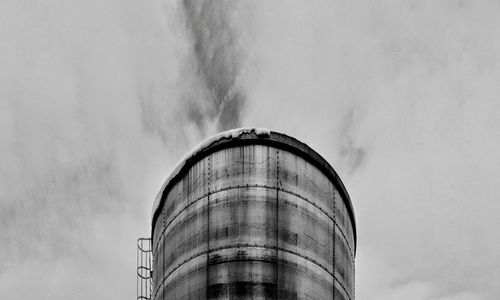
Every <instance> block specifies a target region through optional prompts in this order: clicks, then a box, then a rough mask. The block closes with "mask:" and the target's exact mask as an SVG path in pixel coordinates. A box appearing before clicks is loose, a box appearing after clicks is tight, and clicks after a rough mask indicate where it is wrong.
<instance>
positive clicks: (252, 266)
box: [153, 140, 355, 300]
mask: <svg viewBox="0 0 500 300" xmlns="http://www.w3.org/2000/svg"><path fill="white" fill-rule="evenodd" d="M283 148H286V147H279V146H276V145H272V143H271V144H269V145H266V143H255V144H253V143H252V142H251V141H250V142H249V141H248V140H246V143H243V144H239V145H230V144H228V146H227V147H219V148H218V149H215V150H213V149H212V150H213V151H209V152H207V153H206V154H200V155H198V157H196V159H195V160H194V161H191V162H190V163H189V164H187V165H186V166H185V168H184V171H183V172H181V173H179V176H177V178H176V179H175V180H173V181H172V182H171V183H170V184H169V185H168V186H167V188H166V189H165V191H164V192H163V196H162V197H163V199H162V202H161V203H160V205H159V207H158V208H157V210H156V213H155V217H154V224H153V225H154V226H153V251H154V252H153V255H154V275H153V280H154V282H153V286H154V290H153V295H154V299H265V298H267V299H269V298H271V299H338V300H343V299H354V252H355V229H354V228H355V226H354V223H353V222H354V221H353V220H352V218H353V217H352V209H351V206H350V202H347V204H346V201H345V199H343V197H342V194H343V193H342V191H340V190H339V189H338V183H337V184H336V183H334V182H332V180H331V178H329V176H327V175H328V173H326V174H325V172H324V171H321V170H320V169H319V168H318V167H316V166H315V165H313V164H312V163H311V159H308V156H304V155H298V154H297V153H296V152H295V151H293V150H294V149H293V147H291V148H288V149H283ZM330 177H331V176H330ZM350 210H351V212H350Z"/></svg>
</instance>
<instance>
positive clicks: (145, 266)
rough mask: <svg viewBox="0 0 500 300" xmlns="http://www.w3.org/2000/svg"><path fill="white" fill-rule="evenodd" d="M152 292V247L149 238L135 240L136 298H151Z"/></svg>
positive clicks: (143, 299) (144, 299)
mask: <svg viewBox="0 0 500 300" xmlns="http://www.w3.org/2000/svg"><path fill="white" fill-rule="evenodd" d="M152 294H153V248H152V245H151V239H150V238H140V239H138V240H137V300H151V296H152Z"/></svg>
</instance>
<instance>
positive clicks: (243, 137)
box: [151, 127, 357, 252]
mask: <svg viewBox="0 0 500 300" xmlns="http://www.w3.org/2000/svg"><path fill="white" fill-rule="evenodd" d="M242 145H268V146H273V147H276V148H278V149H283V150H286V151H289V152H291V153H294V154H296V155H299V156H300V157H302V158H304V159H305V160H307V161H308V162H309V163H311V164H313V165H314V166H315V167H317V168H318V169H319V170H321V171H322V172H323V173H324V174H325V175H326V176H327V178H328V179H329V180H331V182H332V183H333V184H334V186H335V188H336V189H337V190H338V191H339V193H340V195H341V196H342V199H343V200H344V202H345V204H346V207H347V210H348V213H349V216H350V218H351V220H352V227H353V234H354V251H355V252H356V248H357V231H356V218H355V215H354V209H353V206H352V202H351V198H350V196H349V193H348V192H347V190H346V188H345V186H344V183H343V182H342V180H341V179H340V177H339V175H338V174H337V172H336V171H335V170H334V169H333V167H332V166H331V165H330V164H329V163H328V162H327V161H326V159H324V158H323V157H322V156H321V155H320V154H319V153H317V152H316V151H314V150H313V149H312V148H311V147H309V146H308V145H307V144H305V143H303V142H301V141H299V140H297V139H295V138H293V137H291V136H288V135H286V134H284V133H280V132H276V131H271V130H269V129H266V128H254V127H245V128H237V129H232V130H228V131H224V132H221V133H219V134H216V135H214V136H212V137H210V138H208V139H205V140H204V141H202V142H201V143H200V144H198V145H197V146H195V147H194V148H193V149H192V150H191V151H190V152H188V153H187V154H186V155H184V157H183V158H181V159H180V160H179V162H178V164H177V166H176V167H175V168H174V170H173V172H172V173H171V174H170V176H169V177H168V179H167V180H166V181H165V183H164V184H163V185H162V187H161V189H160V191H159V193H158V195H157V196H156V198H155V201H154V203H153V211H152V221H151V223H152V224H151V235H153V232H154V225H155V220H156V218H157V217H158V215H159V213H160V211H159V208H160V207H161V206H162V205H163V201H164V199H165V195H166V194H165V191H168V190H170V188H171V187H172V186H173V184H174V183H175V182H177V180H179V179H180V178H181V177H182V176H183V175H184V174H185V172H187V170H189V168H190V167H191V166H192V165H193V164H194V163H195V162H197V161H198V160H200V159H201V158H203V157H205V156H207V155H209V154H211V153H213V152H215V151H218V150H220V149H224V148H230V147H238V146H242Z"/></svg>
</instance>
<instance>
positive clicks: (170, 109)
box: [0, 0, 500, 300]
mask: <svg viewBox="0 0 500 300" xmlns="http://www.w3.org/2000/svg"><path fill="white" fill-rule="evenodd" d="M239 126H257V127H267V128H270V129H272V130H276V131H281V132H284V133H286V134H288V135H291V136H294V137H296V138H298V139H300V140H302V141H304V142H306V143H308V144H309V145H310V146H311V147H312V148H314V149H315V150H316V151H318V152H319V153H320V154H322V155H323V156H324V157H325V158H326V159H327V160H328V161H329V162H330V163H331V164H332V166H333V167H334V168H335V169H336V170H337V172H338V173H339V175H340V177H341V178H342V179H343V181H344V183H345V185H346V187H347V190H348V191H349V193H350V195H351V198H352V201H353V205H354V209H355V214H356V216H357V224H358V247H357V249H358V252H357V259H356V299H358V300H392V299H395V300H400V299H407V300H421V299H433V300H438V299H439V300H465V299H474V300H475V299H477V300H479V299H481V300H483V299H491V300H493V299H500V234H499V233H498V230H499V228H500V217H499V215H500V199H499V198H500V196H499V195H500V2H499V1H490V0H481V1H467V0H463V1H451V0H450V1H444V0H443V1H436V0H428V1H424V0H419V1H401V0H397V1H396V0H394V1H380V0H378V1H331V0H328V1H326V0H325V1H319V0H311V1H305V0H301V1H298V0H297V1H292V0H288V1H284V0H281V1H278V0H273V1H264V0H259V1H257V0H248V1H218V2H215V1H201V0H200V1H173V0H172V1H167V0H152V1H132V0H106V1H103V0H81V1H75V0H73V1H68V0H45V1H19V0H2V1H0V157H1V163H0V238H1V242H0V294H1V295H2V296H1V297H2V298H4V299H14V298H16V299H133V298H134V297H135V284H136V283H135V280H136V279H135V267H136V266H135V264H136V260H135V259H136V258H135V255H136V248H135V247H136V245H135V241H136V239H137V238H138V237H144V236H148V235H149V233H150V232H149V230H150V217H151V207H152V203H153V199H154V197H155V196H156V193H157V192H158V190H159V188H160V186H161V185H162V183H163V181H164V180H165V179H166V178H167V176H168V175H169V172H170V170H171V169H172V168H173V166H174V165H175V163H176V162H177V160H178V159H179V158H180V157H181V156H182V155H183V154H184V153H185V152H187V151H188V150H189V149H190V148H191V147H192V146H194V145H195V144H197V143H198V142H199V141H200V140H202V139H203V138H206V137H208V136H210V135H212V134H215V133H216V132H218V131H220V130H225V129H229V128H232V127H239Z"/></svg>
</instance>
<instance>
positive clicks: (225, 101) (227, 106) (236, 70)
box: [182, 0, 245, 131]
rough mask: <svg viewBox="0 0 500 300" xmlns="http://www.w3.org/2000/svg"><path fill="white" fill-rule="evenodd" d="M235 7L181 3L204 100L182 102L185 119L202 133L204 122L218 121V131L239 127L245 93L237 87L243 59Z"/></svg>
mask: <svg viewBox="0 0 500 300" xmlns="http://www.w3.org/2000/svg"><path fill="white" fill-rule="evenodd" d="M235 5H236V4H235V3H234V1H224V0H218V1H211V0H183V2H182V8H183V10H184V13H185V18H186V27H187V29H188V33H189V34H190V35H191V38H192V42H193V49H192V51H193V52H192V63H193V65H191V66H192V67H194V69H195V70H194V71H195V73H196V77H197V81H199V82H198V83H199V85H201V88H203V89H205V93H204V94H205V96H204V97H206V99H193V96H191V98H190V97H188V99H185V100H187V101H186V105H187V111H188V117H189V119H190V120H191V121H192V122H194V123H195V124H196V125H197V127H198V128H199V129H200V130H202V131H203V128H201V127H202V126H204V124H205V120H209V121H210V120H217V119H218V124H217V129H218V130H226V129H230V128H235V127H239V126H240V125H241V124H240V123H241V120H240V119H241V110H242V108H243V106H244V104H245V93H244V92H243V91H242V90H241V89H240V88H239V87H238V84H237V78H238V76H239V75H240V74H241V69H242V62H243V57H242V51H241V50H242V49H241V47H240V45H239V40H238V34H237V32H236V31H237V29H236V28H235V21H236V18H235V13H236V7H235ZM193 88H194V87H193Z"/></svg>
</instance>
